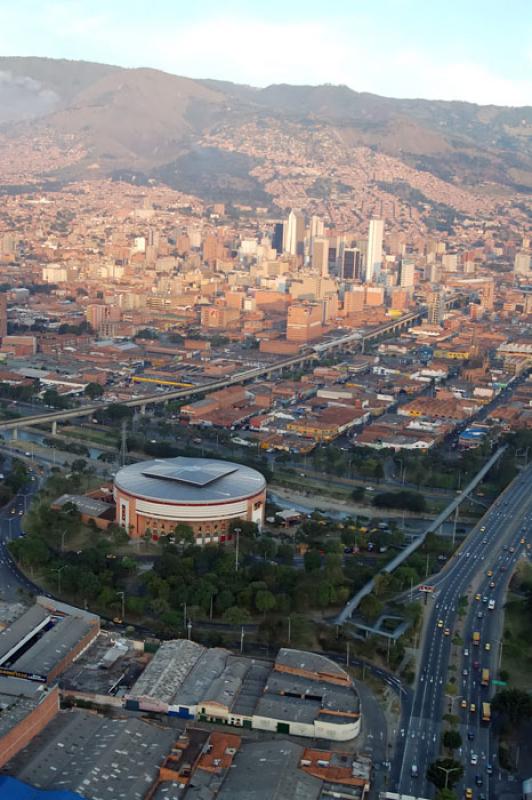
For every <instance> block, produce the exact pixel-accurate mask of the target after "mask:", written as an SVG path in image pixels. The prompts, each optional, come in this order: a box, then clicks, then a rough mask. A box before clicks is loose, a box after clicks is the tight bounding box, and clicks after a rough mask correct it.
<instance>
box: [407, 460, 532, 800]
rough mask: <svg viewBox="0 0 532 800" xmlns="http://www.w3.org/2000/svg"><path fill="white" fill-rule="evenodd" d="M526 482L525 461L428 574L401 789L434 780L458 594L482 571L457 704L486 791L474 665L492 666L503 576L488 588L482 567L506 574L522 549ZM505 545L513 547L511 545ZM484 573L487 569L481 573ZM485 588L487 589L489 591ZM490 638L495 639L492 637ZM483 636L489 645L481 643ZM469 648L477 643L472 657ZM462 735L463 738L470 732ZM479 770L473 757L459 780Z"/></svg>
mask: <svg viewBox="0 0 532 800" xmlns="http://www.w3.org/2000/svg"><path fill="white" fill-rule="evenodd" d="M531 487H532V471H531V470H530V469H527V470H525V471H524V472H523V473H522V474H521V475H519V476H518V477H517V478H516V479H515V480H514V482H513V483H512V484H511V486H510V487H509V488H508V489H507V490H506V491H505V493H504V494H503V495H501V497H500V498H499V499H498V500H497V501H496V503H495V504H494V505H493V506H492V508H491V509H490V511H489V512H488V513H487V514H486V515H485V517H484V518H483V519H482V520H481V522H480V524H479V525H478V526H477V527H476V528H475V529H474V530H473V532H472V533H471V534H470V536H469V537H468V538H467V540H466V541H465V543H464V544H463V546H462V547H461V549H460V550H459V551H458V553H457V555H456V557H455V558H453V559H452V560H451V561H450V562H449V564H448V566H447V567H446V568H445V569H444V570H443V571H442V573H440V575H439V576H437V577H436V578H435V579H434V580H433V581H432V584H433V585H434V587H435V593H434V595H433V596H432V598H431V599H429V603H431V610H430V616H429V620H428V624H427V626H426V635H425V637H424V641H423V644H422V650H421V657H420V662H419V670H418V680H417V684H416V687H415V694H414V701H413V705H412V710H411V714H410V718H409V720H408V724H407V726H406V729H405V730H404V736H402V737H401V738H403V739H404V752H403V757H402V759H400V762H399V763H396V764H395V765H394V772H393V778H394V779H395V785H396V786H397V788H398V791H400V792H403V793H405V794H409V795H414V796H418V797H430V796H432V794H433V787H432V785H431V784H429V783H428V782H427V780H426V771H427V767H428V765H429V764H430V763H431V762H432V761H434V760H435V758H437V756H438V753H439V743H440V736H441V731H442V715H443V714H444V713H446V712H447V711H448V706H449V700H450V698H448V697H447V698H446V697H445V687H446V683H447V682H448V679H449V675H448V665H449V658H450V655H451V648H452V647H453V645H452V638H453V631H454V630H455V628H456V624H457V618H458V604H459V600H460V598H461V597H463V596H465V595H466V594H467V591H468V587H470V585H471V584H474V583H475V579H478V578H481V582H480V585H479V589H478V591H479V592H480V594H481V601H475V600H473V601H472V604H471V608H472V609H474V611H470V613H469V615H468V618H467V621H466V625H465V629H466V641H464V644H463V646H461V648H462V649H463V652H464V653H465V652H466V651H467V653H468V654H467V656H465V655H464V656H463V658H464V659H466V660H467V664H468V666H467V667H466V666H464V667H463V669H468V675H467V676H464V677H467V682H466V684H465V686H464V685H463V683H462V684H460V683H459V686H460V687H461V688H462V689H463V691H459V692H458V694H459V695H461V694H462V695H465V700H466V702H467V704H468V705H467V709H466V710H462V709H460V713H461V714H463V716H462V728H463V731H468V730H471V731H472V733H474V736H475V739H474V740H473V742H474V747H475V748H476V749H477V751H479V752H477V755H478V754H480V761H481V763H482V765H483V772H484V774H483V775H482V780H483V787H482V789H481V790H480V789H479V790H478V792H479V795H478V796H480V793H481V792H483V793H487V792H488V791H489V782H488V779H489V776H488V775H487V774H486V771H485V765H486V764H487V763H489V762H490V761H491V760H492V758H491V753H490V747H489V729H488V728H484V727H483V726H482V725H481V711H482V709H481V702H482V699H483V697H484V695H483V692H484V691H486V696H487V690H483V689H482V688H481V687H480V672H479V670H480V669H481V666H484V665H485V664H486V663H488V662H489V665H490V667H491V671H492V673H494V672H495V670H496V659H497V646H496V642H497V638H500V622H499V623H497V619H499V617H498V615H497V614H492V612H491V611H489V609H488V603H489V598H493V599H494V600H495V604H496V607H497V606H498V607H499V608H500V606H501V604H502V602H503V596H504V591H505V580H504V579H501V577H500V575H498V576H497V577H495V576H493V577H495V581H494V582H495V586H494V587H493V589H491V588H490V587H489V583H490V582H491V581H492V580H493V577H492V578H488V576H487V575H486V572H487V570H488V569H490V568H492V567H494V566H495V565H496V566H497V569H498V570H499V571H500V567H501V566H502V567H503V568H504V570H505V572H503V575H504V574H508V573H509V572H511V567H512V566H513V565H514V564H515V562H516V561H517V559H518V558H519V556H520V554H522V553H523V550H524V546H523V545H522V544H520V540H521V538H522V536H523V532H522V528H523V526H525V527H526V526H527V524H529V520H530V519H531V518H532V492H531V491H530V490H531ZM509 548H512V549H513V551H514V552H510V549H509ZM482 576H485V578H486V580H484V578H483V577H482ZM486 582H487V587H486ZM488 590H489V594H486V592H488ZM484 596H486V597H488V600H487V601H486V602H485V603H484V602H482V598H483V597H484ZM479 602H480V606H479ZM480 607H482V609H483V610H482V613H483V617H482V619H481V620H478V623H479V633H480V639H481V643H480V644H479V645H475V646H474V645H473V644H472V642H471V637H472V632H473V630H472V628H473V619H474V613H476V614H478V613H479V609H480ZM480 623H482V624H480ZM498 625H499V627H497V626H498ZM475 629H476V628H475ZM490 639H492V640H493V641H489V640H490ZM488 641H489V644H490V650H489V652H488V651H487V650H485V645H486V643H488ZM474 650H476V651H477V656H476V657H475V655H474V652H473V651H474ZM474 661H478V662H479V665H478V667H474V666H473V662H474ZM458 674H459V675H461V673H458ZM460 680H462V678H460ZM462 699H463V698H457V701H456V702H458V703H459V702H461V700H462ZM484 699H485V697H484ZM471 703H475V711H474V712H473V711H469V710H468V709H469V708H470V704H471ZM400 735H401V732H400ZM464 738H465V740H466V741H467V733H465V735H464ZM471 750H472V745H471V743H470V742H468V743H467V745H466V746H465V755H466V757H469V760H470V756H471ZM482 755H483V756H484V757H482ZM477 774H479V770H478V769H477V770H474V769H473V765H471V764H470V765H469V767H468V768H467V772H466V776H465V780H464V784H463V785H464V786H466V785H467V786H471V787H472V788H473V787H474V785H475V776H476V775H477ZM471 780H472V781H473V782H472V783H471ZM393 783H394V781H392V784H393Z"/></svg>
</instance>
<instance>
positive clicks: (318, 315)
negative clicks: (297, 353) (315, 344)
mask: <svg viewBox="0 0 532 800" xmlns="http://www.w3.org/2000/svg"><path fill="white" fill-rule="evenodd" d="M322 319H323V305H322V303H292V305H291V306H289V308H288V318H287V323H286V338H287V340H288V341H289V342H312V341H314V340H315V339H319V338H320V336H321V335H322V334H323V327H322Z"/></svg>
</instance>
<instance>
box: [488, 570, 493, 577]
mask: <svg viewBox="0 0 532 800" xmlns="http://www.w3.org/2000/svg"><path fill="white" fill-rule="evenodd" d="M486 575H487V576H488V578H491V577H492V576H493V570H492V569H489V570H488V571H487V572H486Z"/></svg>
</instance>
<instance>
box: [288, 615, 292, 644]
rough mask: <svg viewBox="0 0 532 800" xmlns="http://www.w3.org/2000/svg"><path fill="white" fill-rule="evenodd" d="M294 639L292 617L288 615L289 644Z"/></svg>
mask: <svg viewBox="0 0 532 800" xmlns="http://www.w3.org/2000/svg"><path fill="white" fill-rule="evenodd" d="M291 639H292V618H291V617H288V644H290V641H291Z"/></svg>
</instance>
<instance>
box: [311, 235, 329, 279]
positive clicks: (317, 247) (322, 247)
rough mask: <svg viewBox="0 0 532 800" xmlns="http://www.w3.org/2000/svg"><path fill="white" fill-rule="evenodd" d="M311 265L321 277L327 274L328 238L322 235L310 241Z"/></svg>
mask: <svg viewBox="0 0 532 800" xmlns="http://www.w3.org/2000/svg"><path fill="white" fill-rule="evenodd" d="M312 267H313V269H314V270H316V272H318V273H319V274H320V275H321V276H322V278H326V277H327V276H328V274H329V240H328V239H326V238H324V237H320V238H316V239H313V241H312Z"/></svg>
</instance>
